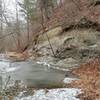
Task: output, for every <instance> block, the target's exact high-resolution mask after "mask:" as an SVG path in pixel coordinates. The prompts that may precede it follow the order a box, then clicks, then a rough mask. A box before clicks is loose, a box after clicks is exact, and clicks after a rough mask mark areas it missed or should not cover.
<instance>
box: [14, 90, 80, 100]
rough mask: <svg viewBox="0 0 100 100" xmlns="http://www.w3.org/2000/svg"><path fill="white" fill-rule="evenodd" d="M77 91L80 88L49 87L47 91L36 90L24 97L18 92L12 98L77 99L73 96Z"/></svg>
mask: <svg viewBox="0 0 100 100" xmlns="http://www.w3.org/2000/svg"><path fill="white" fill-rule="evenodd" d="M79 93H80V90H79V89H75V88H62V89H50V90H48V92H47V93H46V92H45V90H37V91H34V95H33V96H27V97H24V95H23V94H24V93H20V94H19V96H18V97H15V98H14V100H79V99H78V98H76V97H75V96H77V95H78V94H79Z"/></svg>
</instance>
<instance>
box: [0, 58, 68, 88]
mask: <svg viewBox="0 0 100 100" xmlns="http://www.w3.org/2000/svg"><path fill="white" fill-rule="evenodd" d="M0 71H1V73H2V74H1V77H3V78H7V76H10V77H11V80H13V81H16V80H17V81H23V83H24V84H25V85H26V86H28V87H34V88H57V87H62V83H63V82H62V81H63V79H64V78H65V74H66V72H64V71H59V70H55V69H52V66H50V65H49V66H48V65H44V64H38V63H36V62H34V61H30V60H27V61H23V62H11V61H9V60H8V61H0Z"/></svg>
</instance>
